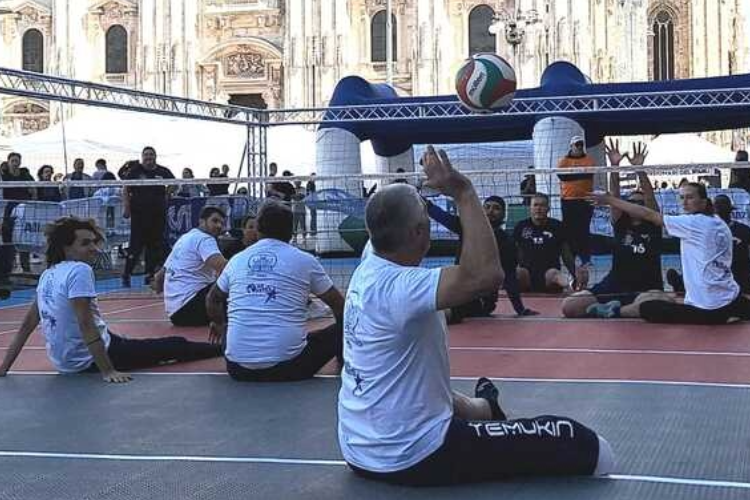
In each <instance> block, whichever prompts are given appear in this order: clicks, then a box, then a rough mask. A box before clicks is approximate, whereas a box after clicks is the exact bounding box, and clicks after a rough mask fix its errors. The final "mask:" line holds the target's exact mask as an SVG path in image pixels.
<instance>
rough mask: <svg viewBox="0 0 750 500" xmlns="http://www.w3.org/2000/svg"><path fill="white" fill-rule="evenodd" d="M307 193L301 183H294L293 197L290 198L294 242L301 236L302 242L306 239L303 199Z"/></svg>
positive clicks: (305, 213) (305, 214) (305, 210)
mask: <svg viewBox="0 0 750 500" xmlns="http://www.w3.org/2000/svg"><path fill="white" fill-rule="evenodd" d="M306 196H307V193H306V192H305V188H303V187H302V181H294V195H293V196H292V215H293V217H294V220H293V222H294V224H293V231H294V240H295V241H297V236H302V241H305V239H306V238H307V209H306V208H305V197H306Z"/></svg>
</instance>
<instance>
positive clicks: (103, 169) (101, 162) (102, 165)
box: [91, 158, 109, 181]
mask: <svg viewBox="0 0 750 500" xmlns="http://www.w3.org/2000/svg"><path fill="white" fill-rule="evenodd" d="M94 166H95V167H96V171H95V172H94V175H92V176H91V177H92V178H93V179H94V180H95V181H100V180H102V177H104V175H105V174H106V173H107V172H109V170H108V169H107V160H105V159H104V158H99V159H98V160H96V163H94Z"/></svg>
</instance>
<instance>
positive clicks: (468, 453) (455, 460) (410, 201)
mask: <svg viewBox="0 0 750 500" xmlns="http://www.w3.org/2000/svg"><path fill="white" fill-rule="evenodd" d="M422 165H423V167H424V170H425V173H426V174H427V183H426V185H427V186H428V187H430V188H433V189H436V190H437V191H439V192H441V193H443V194H445V195H448V196H450V197H452V198H453V199H454V200H455V202H456V205H457V206H458V212H459V216H460V218H461V228H462V234H463V247H462V252H461V260H460V262H459V263H458V264H457V265H454V266H448V267H443V268H435V269H427V268H423V267H420V266H419V264H420V262H421V261H422V260H423V258H424V257H425V255H426V254H427V251H428V249H429V247H430V221H429V217H428V213H427V207H426V205H425V203H424V202H423V200H422V198H421V197H420V196H419V193H418V192H417V190H416V189H415V188H414V187H413V186H410V185H408V184H401V183H399V184H391V185H389V186H387V187H385V188H383V189H381V190H380V191H378V192H377V193H376V194H375V195H373V196H372V197H371V198H370V199H369V201H368V203H367V205H366V208H365V222H366V226H367V231H368V233H369V235H370V243H371V245H370V249H369V250H368V251H367V252H366V253H365V254H364V258H363V260H362V262H361V263H360V265H359V266H358V267H357V269H356V270H355V271H354V274H353V275H352V278H351V282H350V284H349V289H348V291H347V295H346V308H345V313H344V318H345V319H344V369H343V371H342V374H341V389H340V391H339V400H338V419H339V427H338V440H339V446H340V448H341V451H342V454H343V456H344V459H345V460H346V462H347V463H348V464H349V466H350V468H351V469H352V470H353V471H354V472H355V473H356V474H358V475H360V476H363V477H365V478H369V479H373V480H377V481H383V482H389V483H396V484H406V485H414V486H435V485H449V484H459V483H469V482H477V481H489V480H500V479H504V478H507V477H511V476H529V475H590V474H600V473H607V472H609V470H610V469H611V468H612V467H613V465H614V458H613V454H612V451H611V448H610V447H609V445H608V444H607V442H606V441H605V440H604V439H602V438H600V437H599V436H598V435H597V434H596V433H595V432H594V431H592V430H590V429H589V428H587V427H585V426H583V425H581V424H580V423H578V422H576V421H574V420H572V419H570V418H566V417H556V416H540V417H536V418H528V419H518V420H508V419H507V417H506V415H505V414H504V412H503V410H502V408H501V407H500V404H499V402H498V389H497V387H495V385H494V384H493V383H492V382H491V381H490V380H488V379H486V378H481V379H479V381H478V383H477V386H476V389H475V397H473V398H471V397H468V396H465V395H463V394H461V393H458V392H455V391H452V390H451V387H450V361H449V358H448V349H447V337H446V335H447V327H446V323H445V316H444V314H443V312H442V311H444V310H446V309H449V308H451V307H455V306H459V305H461V304H465V303H467V302H469V301H471V300H473V299H475V298H477V297H480V296H482V295H484V294H486V293H490V292H492V291H494V290H497V288H498V287H499V286H500V285H501V284H502V281H503V271H502V267H501V265H500V257H499V254H498V249H497V243H496V241H495V235H494V234H493V231H492V228H491V227H490V224H489V222H488V221H487V217H486V216H485V214H484V212H483V210H482V205H481V203H480V202H479V198H478V197H477V194H476V191H475V190H474V187H473V186H472V184H471V182H470V181H469V179H467V178H466V177H465V176H463V175H462V174H460V173H459V172H457V171H456V170H454V169H453V168H452V167H451V164H450V161H449V159H448V157H447V155H446V154H445V153H444V152H443V151H440V152H437V153H436V152H435V150H434V149H433V148H432V147H428V148H427V152H426V153H425V157H424V158H423V160H422Z"/></svg>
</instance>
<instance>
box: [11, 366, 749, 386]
mask: <svg viewBox="0 0 750 500" xmlns="http://www.w3.org/2000/svg"><path fill="white" fill-rule="evenodd" d="M129 373H131V374H132V375H134V376H136V377H139V376H141V375H146V376H151V377H168V376H173V377H174V376H177V377H200V376H213V377H228V376H229V374H227V372H225V371H194V372H147V371H133V372H129ZM8 375H15V376H33V377H49V376H54V377H57V376H60V377H74V376H76V375H80V374H77V373H73V374H67V373H66V374H63V373H58V372H55V371H45V370H29V371H14V370H11V371H9V372H8ZM314 378H315V379H340V378H341V377H340V376H339V375H315V377H314ZM477 378H478V377H459V376H453V377H451V378H450V380H451V381H454V382H476V380H477ZM490 378H491V379H492V380H493V381H496V382H512V383H549V384H605V385H610V384H611V385H617V384H622V385H655V386H661V385H666V386H676V387H709V388H711V387H713V388H717V389H750V384H742V383H731V382H690V381H680V380H627V379H585V378H581V379H578V378H535V377H530V378H521V377H490Z"/></svg>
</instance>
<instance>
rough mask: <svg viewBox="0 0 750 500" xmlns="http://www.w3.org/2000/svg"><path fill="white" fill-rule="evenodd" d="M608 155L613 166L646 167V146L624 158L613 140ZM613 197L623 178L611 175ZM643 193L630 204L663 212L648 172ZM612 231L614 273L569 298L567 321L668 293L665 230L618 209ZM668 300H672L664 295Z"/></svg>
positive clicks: (617, 194)
mask: <svg viewBox="0 0 750 500" xmlns="http://www.w3.org/2000/svg"><path fill="white" fill-rule="evenodd" d="M607 154H608V155H609V159H610V162H611V163H612V165H613V166H617V165H619V164H620V162H621V161H622V159H623V158H629V159H630V163H631V164H632V165H643V162H644V160H645V159H646V156H647V154H648V153H647V151H646V148H645V146H644V145H642V144H640V143H638V144H635V145H634V146H633V154H632V155H631V154H630V153H629V152H628V153H625V154H621V153H620V150H619V144H618V143H617V142H613V141H611V140H610V143H609V146H608V147H607ZM609 175H610V177H609V181H610V193H612V195H613V196H615V197H618V198H619V197H620V174H619V173H617V172H612V173H610V174H609ZM638 182H639V184H640V189H639V190H636V191H633V192H631V193H630V194H629V196H628V201H629V202H630V203H634V204H636V205H640V206H646V207H648V208H650V209H651V210H657V211H658V210H659V205H658V204H657V203H656V197H655V196H654V189H653V186H652V185H651V181H650V180H649V178H648V175H647V174H646V173H645V172H642V171H641V172H638ZM610 215H611V221H612V228H613V229H614V246H613V248H612V269H611V270H610V272H609V273H608V274H607V275H606V276H605V277H604V278H603V279H602V280H601V281H600V282H599V283H597V284H596V285H594V286H593V287H591V289H589V290H584V291H581V292H576V293H574V294H572V295H571V296H569V297H567V298H566V299H565V300H564V301H563V304H562V312H563V315H564V316H565V317H566V318H582V317H586V316H588V314H589V313H588V312H587V310H588V308H589V307H591V306H593V305H595V304H597V303H607V302H610V301H613V300H617V301H619V302H620V304H621V305H627V304H632V303H633V302H634V301H635V300H636V298H637V297H638V296H639V295H641V293H642V292H651V293H650V294H649V295H643V296H642V297H641V300H643V299H645V298H646V297H649V298H651V299H653V298H654V297H655V296H656V295H658V294H659V292H661V291H663V290H664V283H663V280H662V273H661V253H662V235H661V228H660V227H658V226H656V225H655V224H652V223H651V222H648V221H644V220H642V219H639V218H638V217H631V216H629V215H627V214H624V213H623V212H622V211H621V210H618V209H617V208H612V210H611V214H610ZM662 298H663V299H664V300H669V299H668V296H667V295H663V296H662Z"/></svg>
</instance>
